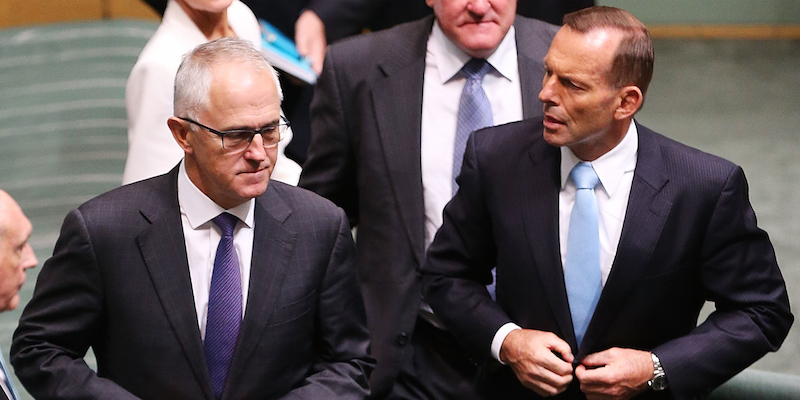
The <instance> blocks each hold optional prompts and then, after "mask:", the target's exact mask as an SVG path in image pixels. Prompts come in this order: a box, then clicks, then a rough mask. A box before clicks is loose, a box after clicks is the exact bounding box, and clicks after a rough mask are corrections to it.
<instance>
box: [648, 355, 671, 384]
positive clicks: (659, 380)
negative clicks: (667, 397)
mask: <svg viewBox="0 0 800 400" xmlns="http://www.w3.org/2000/svg"><path fill="white" fill-rule="evenodd" d="M650 357H651V358H652V359H653V379H651V380H649V381H647V386H649V387H650V388H651V389H653V390H654V391H656V392H660V391H662V390H664V389H666V388H667V386H668V385H667V375H666V374H665V373H664V368H663V367H662V366H661V360H659V359H658V356H656V355H655V354H654V353H650Z"/></svg>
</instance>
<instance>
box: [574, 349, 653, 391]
mask: <svg viewBox="0 0 800 400" xmlns="http://www.w3.org/2000/svg"><path fill="white" fill-rule="evenodd" d="M575 377H576V378H578V381H579V382H580V383H581V391H582V392H583V393H585V394H586V398H587V399H589V400H627V399H630V398H631V397H633V396H636V395H637V394H639V393H641V392H644V391H645V390H647V381H649V380H650V379H652V378H653V359H652V358H651V357H650V352H647V351H641V350H633V349H621V348H617V347H615V348H611V349H608V350H605V351H601V352H599V353H594V354H590V355H588V356H586V358H584V359H583V361H581V365H578V367H577V368H575Z"/></svg>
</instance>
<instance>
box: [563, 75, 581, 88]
mask: <svg viewBox="0 0 800 400" xmlns="http://www.w3.org/2000/svg"><path fill="white" fill-rule="evenodd" d="M560 81H561V85H563V86H564V87H565V88H567V89H572V90H583V87H581V86H580V85H578V84H577V83H575V81H573V80H572V79H569V78H561V79H560Z"/></svg>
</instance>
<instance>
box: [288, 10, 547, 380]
mask: <svg viewBox="0 0 800 400" xmlns="http://www.w3.org/2000/svg"><path fill="white" fill-rule="evenodd" d="M433 22H434V20H433V17H430V18H425V19H422V20H418V21H414V22H410V23H407V24H402V25H398V26H396V27H394V28H392V29H388V30H384V31H380V32H375V33H372V34H368V35H362V36H358V37H354V38H350V39H345V40H343V41H341V42H339V43H336V44H334V45H332V46H331V47H330V48H329V49H328V54H327V56H326V58H325V67H324V69H323V72H322V75H321V76H320V79H319V81H318V82H317V87H316V91H315V94H314V101H313V102H312V104H311V120H312V132H313V134H312V141H311V146H310V147H309V153H308V160H307V161H306V163H305V164H304V166H303V174H302V176H301V177H300V186H303V187H306V188H308V189H311V190H313V191H315V192H317V193H319V194H321V195H323V196H325V197H327V198H329V199H331V200H332V201H333V202H334V203H336V204H337V205H339V206H340V207H342V208H344V210H345V212H347V217H348V218H349V219H350V223H351V224H352V225H353V226H358V235H357V246H358V266H359V280H360V282H361V288H362V290H363V294H364V302H365V304H366V308H367V323H368V326H369V331H370V339H371V341H372V355H373V356H374V357H375V358H376V360H377V362H378V364H377V366H376V369H375V372H374V374H373V375H372V378H371V380H370V383H371V386H372V390H373V392H375V393H376V394H378V395H380V394H381V393H384V392H386V391H388V390H389V389H390V388H391V386H392V384H393V382H394V379H395V377H396V375H397V372H398V370H399V368H400V367H401V365H402V364H403V361H404V359H405V358H404V357H405V346H406V344H407V343H408V341H409V336H410V335H411V333H412V332H413V330H414V324H415V322H416V317H417V311H418V310H419V306H420V297H421V287H420V280H419V276H418V274H417V270H418V268H419V266H420V264H421V263H422V261H423V259H424V246H425V243H424V240H425V227H424V224H425V210H424V206H423V197H422V196H423V189H422V171H421V166H420V127H421V114H422V87H423V85H422V83H423V75H424V71H425V54H426V50H427V41H428V36H429V35H430V32H431V28H432V26H433ZM514 26H515V28H516V40H517V56H518V57H517V58H518V62H519V75H520V85H521V87H522V108H523V114H524V116H525V117H528V118H530V117H534V116H539V115H541V114H542V105H541V103H540V102H539V99H538V94H539V91H540V90H541V85H542V75H543V71H544V69H543V66H542V60H543V58H544V55H545V54H546V53H547V50H548V49H549V46H550V41H551V40H552V38H553V36H554V35H555V32H556V30H557V27H555V26H553V25H550V24H546V23H544V22H541V21H536V20H531V19H527V18H524V17H517V19H516V22H515V25H514Z"/></svg>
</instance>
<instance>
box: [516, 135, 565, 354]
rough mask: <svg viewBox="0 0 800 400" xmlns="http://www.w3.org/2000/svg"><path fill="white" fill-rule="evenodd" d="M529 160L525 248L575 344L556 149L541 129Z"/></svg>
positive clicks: (524, 185)
mask: <svg viewBox="0 0 800 400" xmlns="http://www.w3.org/2000/svg"><path fill="white" fill-rule="evenodd" d="M536 134H537V135H538V137H537V139H536V142H535V144H534V145H533V149H532V150H531V152H530V160H528V162H526V163H523V166H522V168H523V171H522V176H523V179H521V180H520V183H521V185H522V187H521V189H520V190H521V193H522V194H523V201H522V203H521V204H525V205H526V208H525V210H524V212H523V218H524V226H525V232H526V234H527V240H528V248H529V249H530V251H531V258H532V259H533V265H534V266H535V268H536V271H537V273H538V274H539V278H540V280H541V282H542V286H543V287H544V290H545V292H546V295H547V299H548V300H549V301H550V308H551V309H552V310H553V314H554V315H555V317H556V319H557V321H556V323H557V324H558V326H559V328H560V329H561V332H562V333H563V335H564V336H563V337H564V339H565V340H567V342H569V343H570V344H572V346H573V348H574V347H575V343H576V339H575V332H574V331H573V329H572V320H571V319H570V312H569V303H568V302H567V291H566V288H565V286H564V271H563V268H562V266H561V255H560V252H559V240H558V193H559V191H560V190H561V181H560V162H561V155H560V153H559V150H558V149H557V148H555V147H552V146H550V145H548V144H547V143H546V142H545V141H544V139H543V138H542V137H541V130H538V131H537V132H536Z"/></svg>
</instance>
